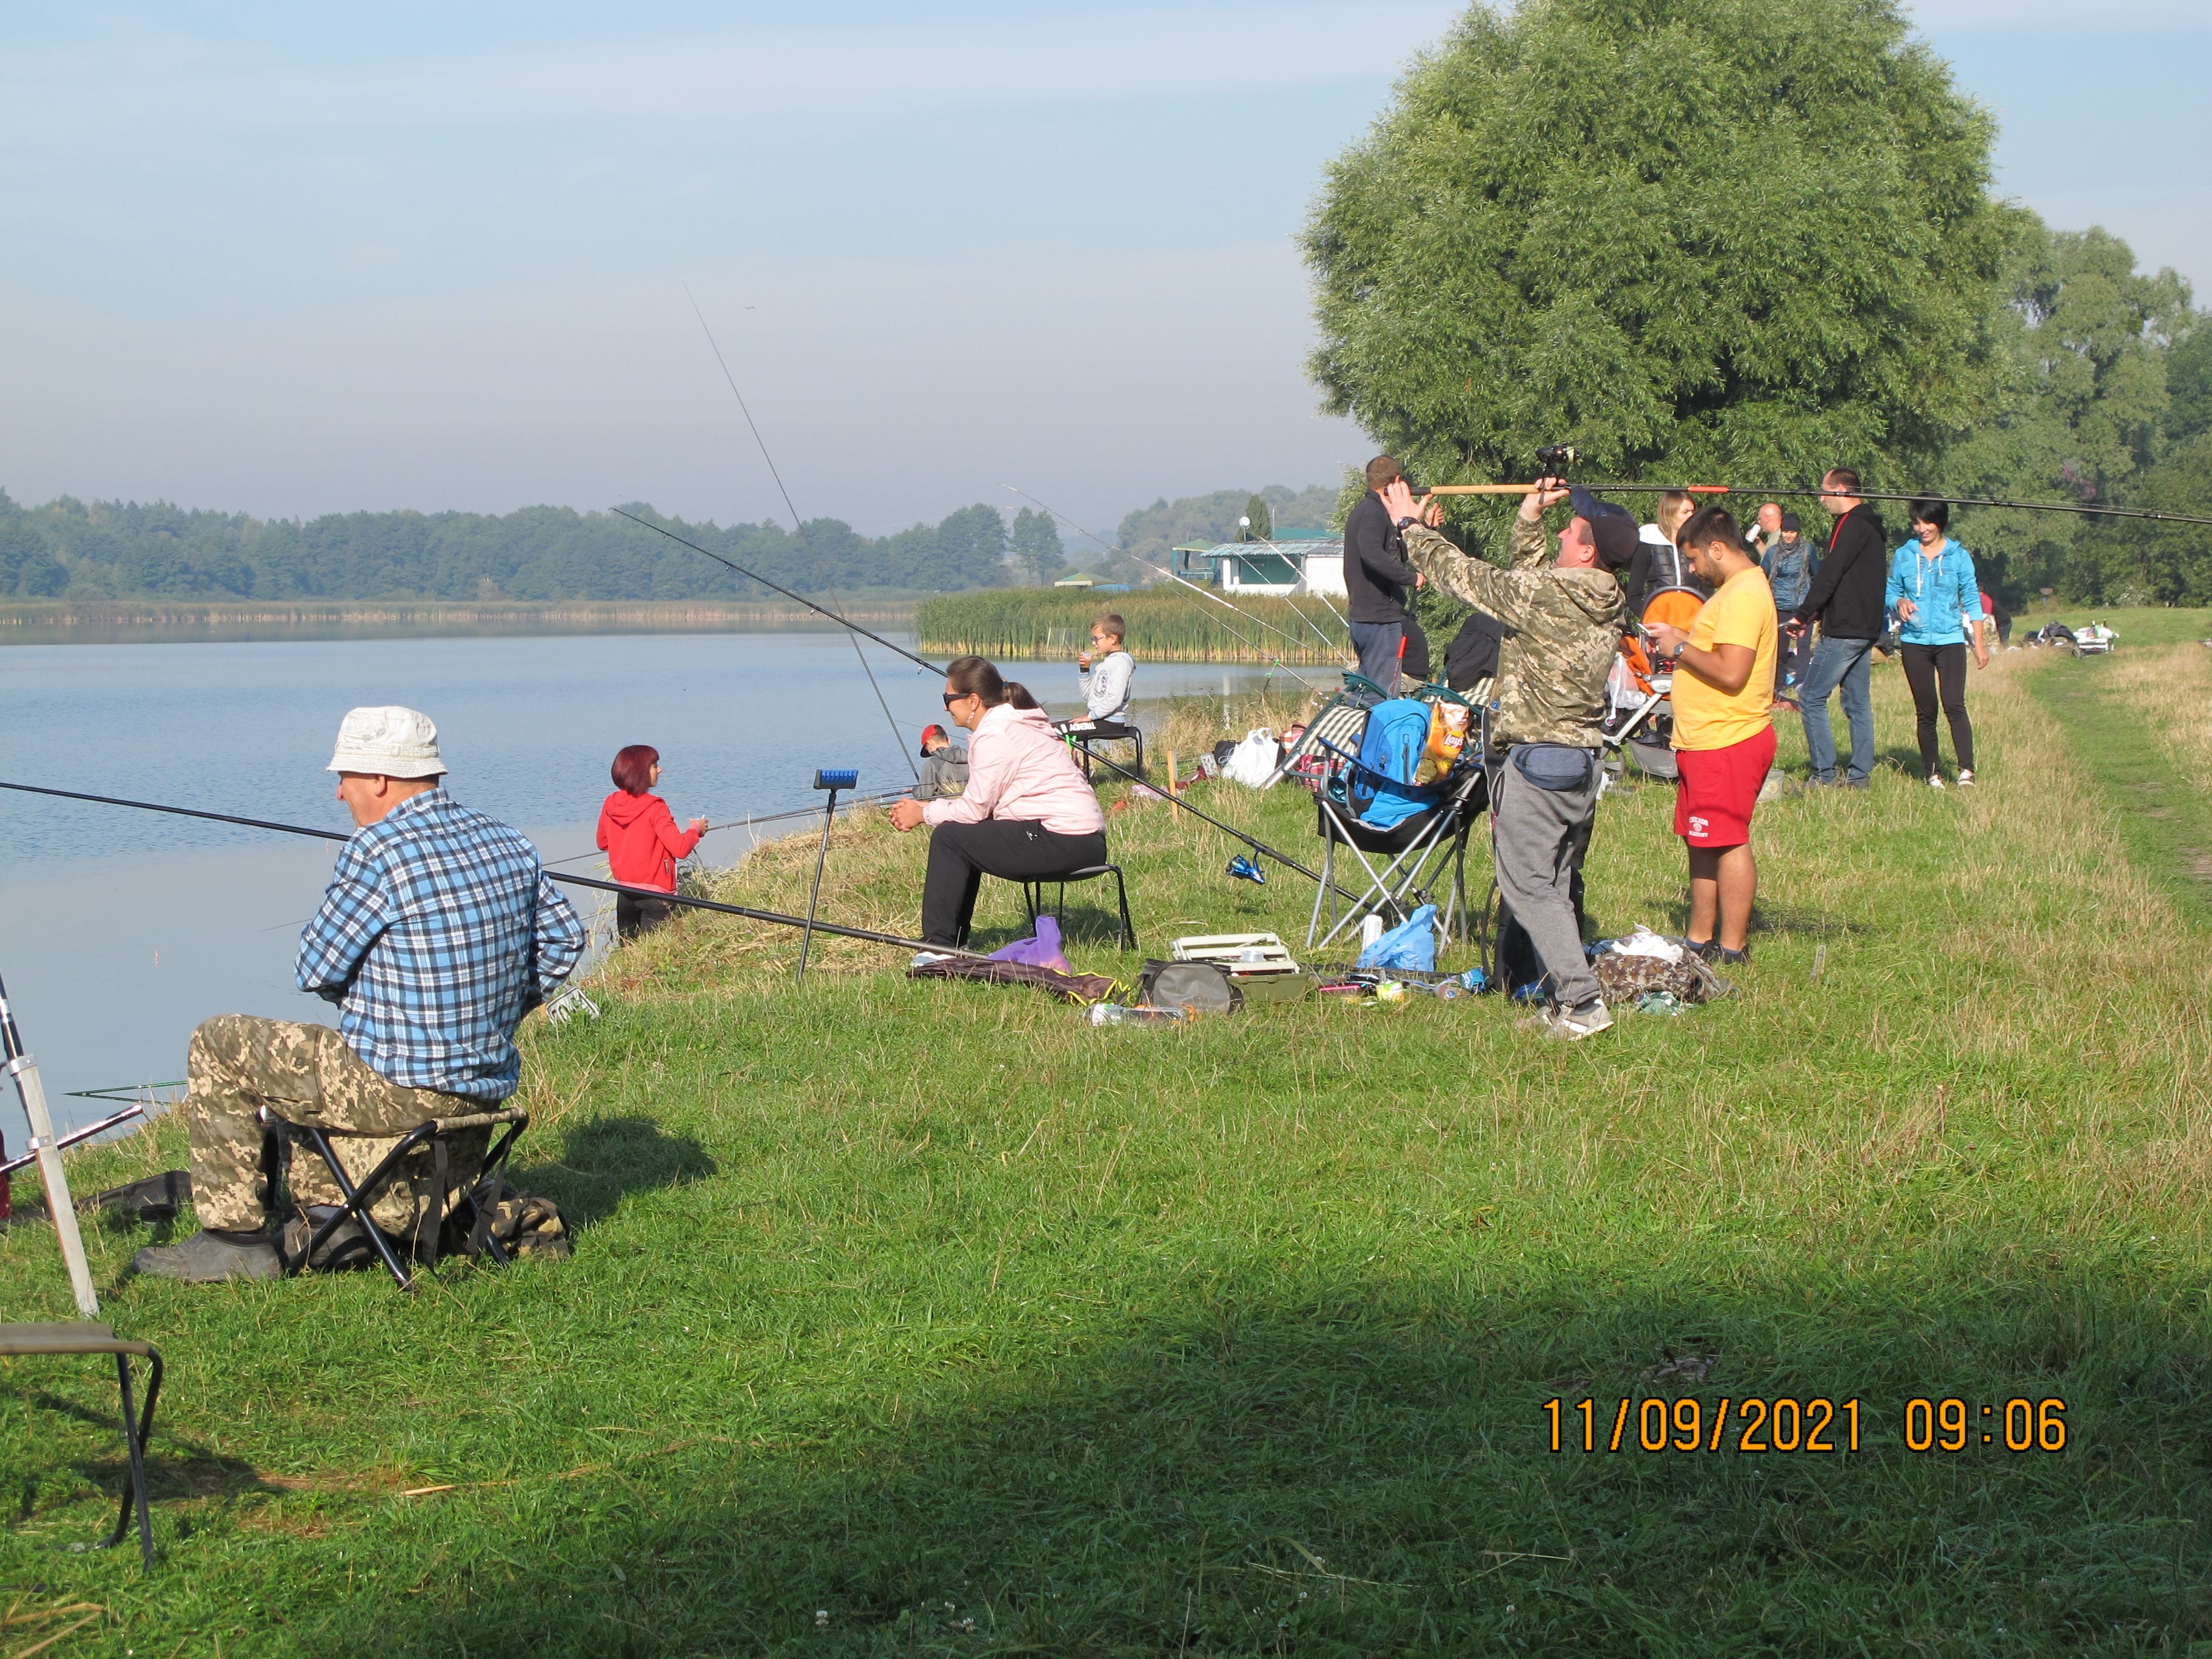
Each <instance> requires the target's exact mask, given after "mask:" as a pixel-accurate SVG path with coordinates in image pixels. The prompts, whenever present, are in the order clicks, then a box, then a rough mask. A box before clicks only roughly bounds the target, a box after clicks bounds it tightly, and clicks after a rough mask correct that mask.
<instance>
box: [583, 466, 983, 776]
mask: <svg viewBox="0 0 2212 1659" xmlns="http://www.w3.org/2000/svg"><path fill="white" fill-rule="evenodd" d="M607 510H608V511H609V512H610V513H614V514H616V515H617V517H619V518H624V519H628V520H629V521H630V522H631V523H632V524H641V525H643V526H645V527H646V528H647V530H650V531H652V532H654V533H655V534H657V535H662V536H665V537H667V538H668V539H669V540H670V541H671V542H676V543H678V544H681V545H683V546H684V547H688V548H690V550H692V551H693V552H694V553H704V554H705V555H706V556H708V558H710V559H712V560H714V562H716V563H717V564H726V565H727V566H729V567H730V568H731V569H732V570H734V571H736V572H737V573H738V574H739V575H740V576H750V577H751V578H752V579H753V580H755V581H757V582H758V583H759V584H760V585H761V586H763V587H767V588H773V589H774V590H775V592H779V593H781V594H782V595H783V597H784V598H786V599H794V600H796V601H797V602H798V603H799V604H800V605H805V607H806V608H807V609H808V610H809V611H814V612H816V613H817V615H820V616H824V617H829V620H830V621H831V622H833V623H836V624H837V625H838V626H839V627H841V628H849V629H852V630H853V632H854V633H855V634H860V635H865V636H866V637H867V638H869V639H872V640H873V641H875V642H876V643H877V644H878V645H880V646H881V647H884V650H886V651H891V652H896V653H897V654H898V655H900V656H902V657H904V658H905V659H907V660H908V662H910V663H915V664H917V665H920V666H921V667H923V668H927V669H928V670H929V671H930V672H932V673H933V674H941V673H943V672H944V670H943V669H941V668H939V667H938V665H936V664H935V663H933V662H930V661H928V660H927V659H923V658H921V657H917V656H915V654H914V653H913V652H911V651H909V650H908V649H907V648H906V647H904V646H902V645H893V644H892V643H891V642H890V641H889V640H887V639H885V638H884V636H883V635H880V634H878V633H875V632H873V631H872V630H871V629H866V628H863V627H861V626H860V623H856V622H848V621H847V620H846V619H845V618H844V617H841V616H839V615H838V614H837V613H836V611H832V610H831V609H830V608H829V606H828V605H817V604H815V603H814V601H813V600H811V599H808V598H807V597H806V596H805V594H804V593H794V592H792V591H791V590H790V589H789V588H787V587H786V586H783V585H782V584H781V582H772V581H770V580H769V579H768V578H767V577H765V576H763V575H762V574H761V573H760V572H759V571H757V570H748V569H746V568H744V566H743V565H741V564H739V563H738V562H737V561H736V560H735V559H726V558H724V557H723V556H721V555H720V554H719V553H717V552H715V551H714V550H713V549H712V548H708V547H702V546H700V545H699V544H698V543H696V542H694V541H687V540H685V539H684V538H683V537H681V536H679V535H678V534H677V533H676V532H674V531H672V530H669V529H665V528H664V527H663V526H659V525H657V524H655V523H653V520H650V519H641V518H639V517H638V516H637V514H636V513H624V512H623V510H622V508H620V507H609V508H608V509H607ZM900 741H901V742H902V743H903V742H904V741H905V739H904V738H901V739H900Z"/></svg>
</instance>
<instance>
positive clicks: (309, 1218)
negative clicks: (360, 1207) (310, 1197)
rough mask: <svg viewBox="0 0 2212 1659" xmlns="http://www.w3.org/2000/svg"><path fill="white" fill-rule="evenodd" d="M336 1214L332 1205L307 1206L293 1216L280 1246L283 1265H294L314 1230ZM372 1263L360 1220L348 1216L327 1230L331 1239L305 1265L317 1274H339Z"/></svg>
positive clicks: (371, 1247) (371, 1249) (371, 1246)
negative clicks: (302, 1213) (284, 1262)
mask: <svg viewBox="0 0 2212 1659" xmlns="http://www.w3.org/2000/svg"><path fill="white" fill-rule="evenodd" d="M337 1212H338V1206H337V1205H335V1204H311V1205H309V1206H307V1214H306V1215H305V1216H304V1217H303V1216H295V1217H293V1218H292V1219H291V1220H289V1221H288V1222H286V1223H285V1224H284V1237H283V1245H282V1247H281V1248H282V1249H283V1253H284V1260H285V1261H286V1262H288V1263H295V1262H297V1261H299V1259H300V1257H301V1255H304V1254H306V1251H307V1241H308V1240H309V1239H310V1238H313V1237H314V1234H315V1229H317V1228H318V1227H320V1226H321V1225H323V1224H324V1223H325V1222H326V1221H328V1220H330V1219H331V1218H332V1217H333V1216H335V1215H337ZM376 1260H377V1255H376V1247H375V1246H374V1244H371V1243H369V1242H368V1233H367V1232H366V1231H363V1230H362V1225H361V1221H360V1218H358V1217H355V1216H349V1217H347V1218H346V1219H345V1220H344V1221H343V1222H341V1223H339V1225H337V1227H335V1228H333V1229H332V1230H331V1236H330V1237H328V1238H326V1239H325V1240H324V1241H323V1242H322V1243H321V1245H320V1246H319V1247H318V1248H317V1249H316V1251H315V1253H314V1255H313V1256H311V1257H309V1258H308V1261H307V1267H309V1268H310V1269H311V1270H313V1272H315V1273H340V1272H343V1271H344V1270H345V1269H346V1268H348V1267H369V1266H371V1265H373V1264H374V1262H375V1261H376Z"/></svg>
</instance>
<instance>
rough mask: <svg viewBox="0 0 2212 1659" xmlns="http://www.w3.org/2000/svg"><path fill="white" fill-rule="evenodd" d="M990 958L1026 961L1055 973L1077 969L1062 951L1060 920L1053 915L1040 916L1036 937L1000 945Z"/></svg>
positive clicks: (1032, 965)
mask: <svg viewBox="0 0 2212 1659" xmlns="http://www.w3.org/2000/svg"><path fill="white" fill-rule="evenodd" d="M990 960H991V961H993V962H1021V963H1028V964H1029V965H1030V967H1032V968H1049V969H1052V970H1053V972H1054V973H1055V974H1072V973H1073V972H1074V971H1075V969H1074V967H1073V964H1071V963H1069V961H1068V959H1067V957H1066V956H1065V955H1064V954H1062V952H1061V950H1060V922H1059V921H1058V919H1057V918H1055V917H1053V916H1039V917H1038V918H1037V919H1036V936H1035V937H1034V938H1030V939H1016V940H1015V941H1014V942H1013V943H1012V945H1000V947H999V948H998V949H997V950H995V951H992V952H991V955H990Z"/></svg>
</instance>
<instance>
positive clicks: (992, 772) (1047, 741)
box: [891, 657, 1106, 945]
mask: <svg viewBox="0 0 2212 1659" xmlns="http://www.w3.org/2000/svg"><path fill="white" fill-rule="evenodd" d="M945 712H946V713H947V714H950V715H951V717H952V720H953V723H954V724H955V725H957V726H960V727H961V728H962V729H963V731H968V732H974V733H975V738H974V739H973V741H971V742H970V743H969V745H968V787H967V790H966V792H965V793H963V794H961V795H959V796H958V797H957V798H955V799H951V800H933V801H928V802H923V801H918V800H902V801H899V802H897V803H896V804H895V805H893V806H892V807H891V823H893V824H895V825H896V826H897V827H898V828H899V829H914V828H915V827H916V826H917V825H920V824H924V823H927V825H929V827H930V835H929V873H928V875H927V878H925V879H924V880H923V883H922V889H921V937H922V939H923V940H924V941H925V942H926V943H927V944H931V945H965V944H966V943H967V942H968V924H969V921H971V920H972V919H973V918H974V916H975V893H976V890H977V889H978V888H979V887H981V884H982V880H983V878H984V877H985V876H997V877H999V878H1000V879H1001V880H1004V881H1042V880H1048V879H1049V878H1052V877H1054V876H1062V875H1066V873H1067V872H1069V871H1071V870H1080V869H1082V868H1083V867H1084V866H1085V865H1091V864H1103V863H1105V862H1106V815H1105V814H1104V813H1103V812H1102V811H1099V810H1098V797H1097V794H1096V793H1093V792H1092V790H1091V786H1090V784H1089V783H1087V782H1085V780H1084V776H1083V774H1082V772H1081V771H1080V770H1079V769H1078V768H1077V766H1076V764H1075V760H1074V757H1073V756H1071V755H1070V754H1069V753H1068V752H1067V744H1066V743H1065V742H1064V741H1062V739H1061V738H1060V735H1059V734H1058V733H1057V732H1054V730H1053V729H1052V722H1051V721H1050V720H1048V719H1047V718H1046V716H1045V713H1044V710H1042V708H1038V707H1037V706H1036V699H1035V698H1033V697H1032V696H1030V694H1029V693H1028V692H1027V691H1025V690H1023V689H1022V688H1021V687H1020V686H1018V685H1014V684H1008V683H1007V682H1006V681H1005V680H1002V679H1000V678H999V671H998V670H997V669H995V668H994V667H993V666H992V665H990V664H989V663H987V662H986V661H984V660H983V659H982V658H981V657H961V658H957V659H955V660H954V661H953V663H952V664H951V666H949V667H948V668H946V669H945Z"/></svg>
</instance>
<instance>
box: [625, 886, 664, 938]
mask: <svg viewBox="0 0 2212 1659" xmlns="http://www.w3.org/2000/svg"><path fill="white" fill-rule="evenodd" d="M675 913H676V907H675V906H674V905H672V904H671V903H670V902H668V901H667V900H666V899H655V898H639V897H637V896H635V894H631V893H617V894H616V895H615V937H616V938H617V939H635V938H636V937H637V936H638V935H639V934H640V933H651V932H652V931H653V929H654V928H656V927H659V926H660V925H661V924H662V923H663V922H665V921H667V920H668V919H669V917H670V916H671V915H674V914H675Z"/></svg>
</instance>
